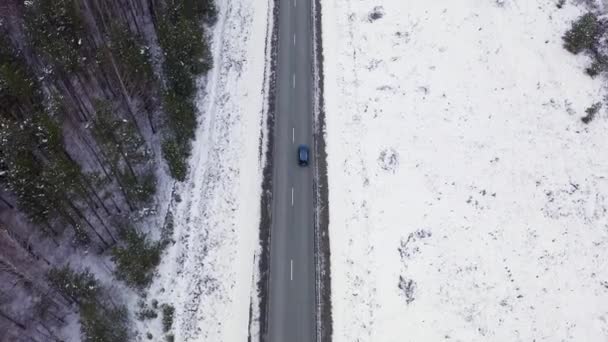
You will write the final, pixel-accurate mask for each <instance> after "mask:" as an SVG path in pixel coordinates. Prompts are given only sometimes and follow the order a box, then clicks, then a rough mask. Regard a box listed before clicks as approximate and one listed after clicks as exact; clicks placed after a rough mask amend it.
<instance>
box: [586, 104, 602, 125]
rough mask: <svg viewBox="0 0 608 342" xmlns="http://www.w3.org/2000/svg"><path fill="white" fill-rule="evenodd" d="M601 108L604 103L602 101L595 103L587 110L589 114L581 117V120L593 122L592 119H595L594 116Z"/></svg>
mask: <svg viewBox="0 0 608 342" xmlns="http://www.w3.org/2000/svg"><path fill="white" fill-rule="evenodd" d="M601 108H602V104H601V103H600V102H597V103H594V104H593V105H592V106H591V107H589V108H587V109H586V110H585V113H587V115H585V116H583V117H582V118H581V121H582V122H583V123H585V124H588V123H589V122H591V120H593V118H595V115H596V114H597V112H599V110H600V109H601Z"/></svg>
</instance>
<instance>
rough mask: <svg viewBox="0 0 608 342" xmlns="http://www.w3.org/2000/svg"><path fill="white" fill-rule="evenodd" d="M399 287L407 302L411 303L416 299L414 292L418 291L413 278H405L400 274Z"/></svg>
mask: <svg viewBox="0 0 608 342" xmlns="http://www.w3.org/2000/svg"><path fill="white" fill-rule="evenodd" d="M399 289H400V290H401V292H402V293H403V295H404V297H405V303H406V304H410V303H411V302H413V301H414V299H415V298H414V292H415V291H416V282H414V281H413V280H412V279H405V278H404V277H403V276H399Z"/></svg>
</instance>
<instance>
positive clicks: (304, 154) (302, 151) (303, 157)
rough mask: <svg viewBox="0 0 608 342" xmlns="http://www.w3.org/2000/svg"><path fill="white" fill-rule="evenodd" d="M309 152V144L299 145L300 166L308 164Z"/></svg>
mask: <svg viewBox="0 0 608 342" xmlns="http://www.w3.org/2000/svg"><path fill="white" fill-rule="evenodd" d="M309 154H310V153H309V150H308V146H306V145H300V146H298V164H299V165H300V166H308V159H309Z"/></svg>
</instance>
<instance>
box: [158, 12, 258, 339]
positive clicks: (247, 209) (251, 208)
mask: <svg viewBox="0 0 608 342" xmlns="http://www.w3.org/2000/svg"><path fill="white" fill-rule="evenodd" d="M219 10H220V13H219V20H218V22H217V24H216V26H215V32H214V43H213V51H214V65H215V67H214V68H213V70H212V71H211V72H210V74H209V76H208V78H207V79H202V80H200V84H201V85H203V84H204V86H203V88H202V89H201V94H200V100H199V103H198V109H199V111H200V113H201V120H200V122H199V128H198V131H197V134H196V140H195V141H194V142H193V152H192V157H191V164H190V165H191V171H190V174H189V176H188V179H187V180H186V182H185V183H183V184H180V185H179V186H178V189H177V190H176V194H177V195H179V198H180V201H179V202H176V203H175V205H174V206H173V209H172V210H173V211H174V240H175V244H174V245H172V246H170V247H169V249H168V251H167V253H166V255H165V257H164V259H163V262H162V264H161V265H160V267H159V269H158V274H159V275H160V276H159V278H158V279H156V280H155V282H154V284H153V285H152V289H151V291H150V295H149V297H151V298H155V299H158V300H159V301H161V302H165V303H169V304H172V305H174V306H175V322H174V325H173V327H174V329H173V333H174V335H175V340H176V341H184V342H186V341H245V340H247V337H248V334H249V330H248V324H249V308H250V296H251V293H252V292H251V289H252V286H253V284H252V279H253V274H254V272H255V271H256V270H257V266H256V265H254V255H255V253H257V250H258V248H259V241H258V238H259V231H258V228H259V227H258V226H259V216H260V208H259V198H260V193H261V182H262V166H263V165H262V164H261V163H262V160H261V159H260V157H259V153H260V151H259V144H260V138H261V137H260V134H261V133H262V127H261V124H263V123H264V121H265V120H264V119H263V115H265V113H264V112H263V110H264V108H265V107H264V98H263V96H262V95H261V94H262V93H263V87H264V79H263V76H264V75H263V74H264V68H265V51H264V43H265V39H266V29H267V14H268V11H267V9H266V8H265V6H260V4H259V3H258V2H256V1H239V2H223V3H221V4H220V5H219ZM148 328H149V329H150V330H154V329H155V328H156V329H157V330H159V329H161V327H148Z"/></svg>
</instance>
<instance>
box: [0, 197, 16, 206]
mask: <svg viewBox="0 0 608 342" xmlns="http://www.w3.org/2000/svg"><path fill="white" fill-rule="evenodd" d="M0 201H1V202H2V203H4V204H5V205H6V206H7V207H9V208H10V209H15V207H14V206H13V205H12V204H11V203H10V202H9V201H7V200H6V199H5V198H4V197H3V196H2V195H0Z"/></svg>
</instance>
